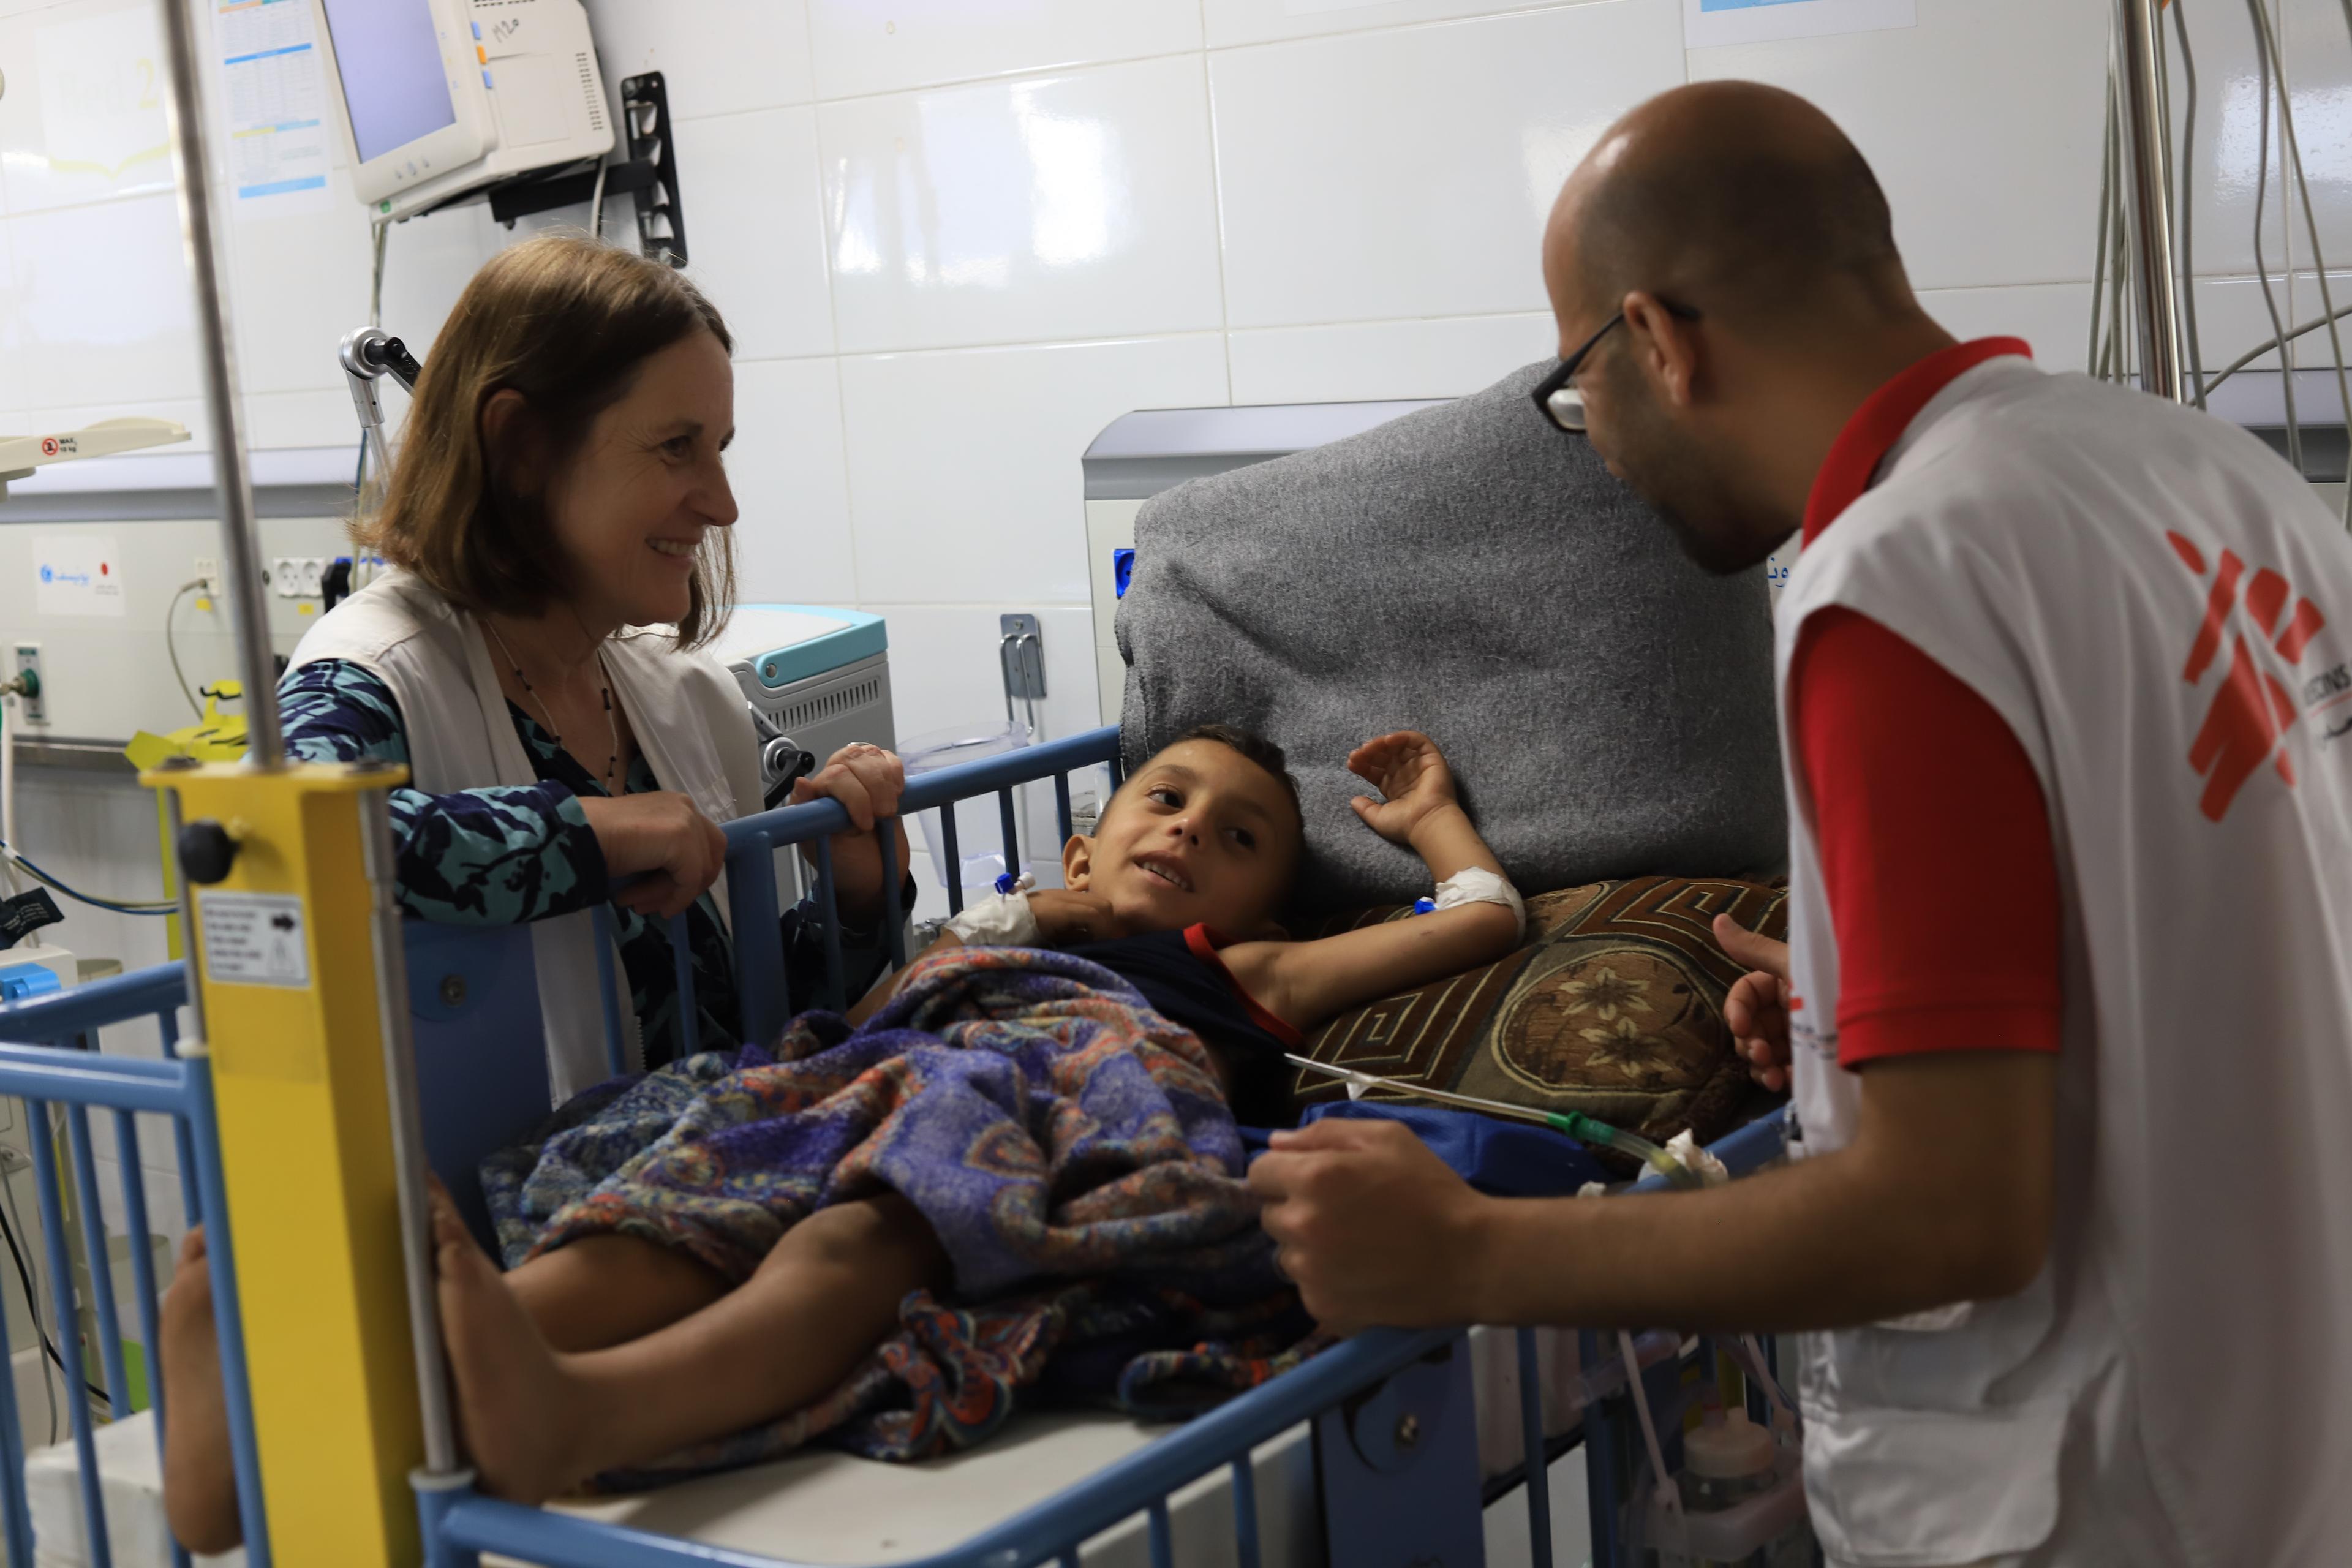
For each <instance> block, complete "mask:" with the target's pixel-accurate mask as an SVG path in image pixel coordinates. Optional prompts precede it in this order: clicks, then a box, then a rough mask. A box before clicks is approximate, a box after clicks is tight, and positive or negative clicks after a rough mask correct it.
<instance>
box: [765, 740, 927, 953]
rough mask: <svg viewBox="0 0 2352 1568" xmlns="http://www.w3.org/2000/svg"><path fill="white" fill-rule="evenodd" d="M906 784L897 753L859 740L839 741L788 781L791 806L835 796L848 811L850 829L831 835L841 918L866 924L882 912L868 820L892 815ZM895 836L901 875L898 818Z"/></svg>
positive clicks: (902, 840) (902, 836)
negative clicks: (818, 762) (818, 764)
mask: <svg viewBox="0 0 2352 1568" xmlns="http://www.w3.org/2000/svg"><path fill="white" fill-rule="evenodd" d="M906 787H907V766H906V764H905V763H902V762H900V761H899V760H898V753H896V752H886V751H884V750H883V749H882V748H881V747H879V746H869V745H866V743H864V742H858V743H857V744H856V745H850V746H844V747H843V748H842V749H841V750H839V751H837V752H834V753H833V755H832V756H830V757H827V758H826V759H825V763H824V767H823V768H821V769H819V770H818V771H817V772H815V773H811V774H809V775H808V776H807V777H806V778H802V779H796V780H794V781H793V802H792V803H793V805H806V804H807V803H808V802H810V801H813V800H837V801H839V802H840V803H841V808H842V809H843V810H844V811H846V812H847V813H849V824H850V830H849V831H848V832H846V833H840V834H835V836H834V838H833V889H834V897H835V899H836V900H839V907H840V910H841V915H842V918H843V919H844V920H845V921H850V922H851V923H853V924H856V925H863V924H866V923H867V922H869V921H872V920H873V919H874V918H875V917H876V916H877V915H878V914H880V913H881V911H882V889H883V883H882V848H881V846H880V845H878V844H877V843H876V842H875V839H874V825H875V823H877V821H880V820H881V819H882V818H884V817H896V816H898V796H899V795H900V794H901V793H903V792H904V791H905V789H906ZM896 837H897V838H898V875H899V876H902V877H903V876H904V875H906V871H907V860H908V853H909V851H908V846H907V825H906V824H905V823H904V822H901V823H899V824H898V828H897V831H896ZM811 858H814V857H813V856H812V857H811Z"/></svg>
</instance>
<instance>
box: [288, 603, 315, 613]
mask: <svg viewBox="0 0 2352 1568" xmlns="http://www.w3.org/2000/svg"><path fill="white" fill-rule="evenodd" d="M294 613H295V614H296V615H298V616H315V615H317V614H318V613H319V606H318V605H313V604H310V603H308V602H305V603H303V604H299V605H295V606H294Z"/></svg>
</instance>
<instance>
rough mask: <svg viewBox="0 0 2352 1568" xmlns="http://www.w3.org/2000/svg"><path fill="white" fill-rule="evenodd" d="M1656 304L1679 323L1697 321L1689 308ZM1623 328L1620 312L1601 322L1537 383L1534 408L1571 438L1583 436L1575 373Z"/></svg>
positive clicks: (1667, 302)
mask: <svg viewBox="0 0 2352 1568" xmlns="http://www.w3.org/2000/svg"><path fill="white" fill-rule="evenodd" d="M1658 303H1659V304H1660V305H1662V306H1664V308H1665V311H1666V314H1667V315H1669V316H1672V317H1673V318H1674V319H1675V320H1676V321H1697V320H1698V319H1699V314H1698V312H1697V311H1696V310H1693V309H1691V308H1690V307H1689V306H1688V305H1677V304H1675V302H1674V301H1673V300H1659V301H1658ZM1624 324H1625V312H1624V311H1622V310H1620V311H1618V312H1617V313H1616V314H1615V315H1613V316H1612V317H1610V318H1609V319H1608V320H1607V321H1603V322H1601V330H1600V331H1597V332H1594V333H1593V334H1592V335H1591V337H1589V338H1587V339H1585V340H1584V342H1582V343H1580V344H1579V345H1578V346H1577V350H1576V352H1575V353H1572V354H1570V355H1569V356H1568V357H1567V358H1566V359H1564V360H1562V361H1560V362H1559V369H1558V370H1556V371H1553V372H1552V373H1551V374H1549V375H1548V376H1546V377H1544V378H1543V379H1542V380H1541V381H1539V382H1538V383H1536V389H1535V392H1534V394H1533V396H1534V397H1535V400H1536V406H1537V407H1538V408H1540V409H1542V410H1543V416H1544V417H1545V418H1547V419H1549V420H1550V421H1551V422H1552V423H1553V424H1554V425H1557V426H1559V427H1560V428H1561V429H1563V430H1565V431H1567V432H1568V433H1569V434H1570V435H1571V436H1581V435H1583V434H1584V398H1583V396H1582V395H1581V394H1580V393H1579V392H1578V391H1577V390H1576V373H1577V372H1578V371H1579V370H1580V369H1582V368H1583V365H1584V361H1585V358H1586V356H1588V355H1589V354H1591V353H1592V351H1593V350H1594V349H1595V348H1597V347H1599V346H1600V343H1601V339H1603V338H1605V337H1607V336H1608V335H1609V334H1610V333H1611V332H1612V331H1615V330H1616V329H1617V328H1619V327H1622V326H1623V325H1624Z"/></svg>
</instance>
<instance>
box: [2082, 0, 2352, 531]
mask: <svg viewBox="0 0 2352 1568" xmlns="http://www.w3.org/2000/svg"><path fill="white" fill-rule="evenodd" d="M2340 3H2341V5H2342V6H2343V10H2344V17H2345V24H2346V32H2347V39H2352V0H2340ZM2168 5H2169V7H2170V9H2171V12H2172V31H2173V37H2174V40H2175V42H2176V43H2177V45H2178V48H2179V65H2180V72H2181V79H2182V87H2183V89H2184V91H2183V100H2182V105H2181V114H2180V137H2179V154H2178V156H2176V157H2173V158H2170V159H2168V161H2167V162H2168V178H2169V179H2170V180H2171V182H2172V184H2173V186H2174V192H2175V205H2176V206H2177V208H2178V210H2179V214H2180V220H2179V229H2180V232H2179V243H2180V267H2179V278H2180V279H2181V280H2182V287H2181V290H2180V294H2181V299H2180V310H2181V327H2182V337H2183V341H2184V347H2185V348H2186V351H2187V355H2188V360H2189V387H2190V391H2191V395H2190V401H2191V402H2193V403H2195V404H2196V405H2198V406H2199V407H2200V408H2201V407H2203V406H2205V404H2206V400H2207V398H2208V397H2209V396H2210V394H2211V393H2212V391H2213V390H2214V388H2216V387H2218V386H2220V385H2221V384H2222V383H2223V382H2226V381H2228V380H2229V379H2230V378H2231V376H2233V375H2235V374H2238V373H2239V372H2240V371H2242V370H2244V369H2245V368H2247V367H2248V366H2249V365H2252V363H2254V362H2255V361H2257V360H2259V359H2261V358H2263V356H2264V355H2266V354H2271V353H2276V354H2277V355H2278V357H2279V369H2278V373H2277V374H2278V376H2279V386H2280V395H2281V398H2282V402H2283V404H2284V417H2285V442H2286V456H2287V460H2288V461H2289V462H2290V463H2293V464H2294V466H2295V468H2296V469H2297V470H2298V471H2303V472H2307V471H2308V470H2307V469H2306V468H2305V448H2304V434H2305V432H2304V427H2303V418H2302V413H2301V410H2300V408H2299V407H2298V405H2297V403H2296V399H2295V373H2294V357H2293V354H2292V353H2291V348H2292V345H2293V344H2294V343H2295V342H2297V341H2298V340H2300V339H2302V338H2305V337H2307V336H2309V335H2311V334H2312V333H2314V332H2318V331H2326V333H2327V336H2328V348H2329V352H2330V357H2331V360H2332V367H2331V368H2332V369H2333V370H2334V372H2335V377H2336V398H2337V406H2338V409H2339V416H2340V417H2341V419H2342V420H2343V422H2344V423H2345V425H2346V426H2347V443H2352V375H2347V367H2346V361H2345V355H2344V342H2343V335H2342V331H2341V330H2340V328H2339V325H2338V323H2339V322H2341V321H2343V320H2344V319H2345V318H2346V317H2347V316H2352V305H2347V306H2346V307H2344V308H2342V309H2339V308H2337V306H2336V300H2335V293H2334V285H2333V281H2332V279H2330V278H2329V276H2328V266H2327V258H2326V251H2325V249H2324V247H2322V245H2321V243H2320V237H2319V217H2318V211H2317V207H2316V205H2315V202H2314V200H2313V196H2312V191H2311V181H2310V178H2309V176H2308V175H2307V174H2305V170H2304V165H2303V151H2302V143H2301V140H2300V138H2299V136H2298V134H2297V132H2296V128H2295V121H2294V91H2293V89H2292V86H2291V84H2290V83H2289V81H2288V79H2287V75H2286V57H2285V55H2284V51H2282V50H2281V49H2280V47H2279V42H2278V31H2277V27H2276V26H2275V24H2274V23H2273V19H2272V17H2271V16H2270V13H2269V11H2268V9H2267V7H2266V5H2265V3H2264V0H2245V5H2246V16H2247V22H2248V26H2249V27H2250V29H2251V31H2252V36H2253V43H2254V59H2255V74H2256V81H2257V87H2258V92H2257V103H2258V105H2259V114H2258V117H2257V121H2256V126H2255V168H2254V228H2253V253H2254V271H2255V275H2256V280H2257V282H2258V283H2259V285H2260V287H2261V289H2262V293H2263V309H2264V310H2265V311H2266V312H2267V313H2268V315H2269V317H2270V323H2271V336H2270V337H2268V338H2267V339H2265V340H2263V342H2259V343H2256V344H2255V345H2253V346H2252V348H2250V349H2248V350H2247V351H2246V352H2245V353H2242V354H2240V355H2238V356H2237V357H2236V358H2235V359H2233V360H2231V362H2230V363H2228V364H2226V365H2224V366H2223V367H2222V368H2221V371H2220V372H2219V373H2217V374H2213V375H2212V376H2210V377H2209V376H2207V374H2205V366H2204V353H2203V344H2202V342H2201V341H2200V331H2199V328H2198V321H2197V300H2196V276H2197V268H2196V251H2195V237H2196V232H2195V221H2194V220H2195V187H2196V179H2195V174H2194V170H2195V166H2196V149H2197V109H2198V82H2197V61H2196V53H2195V50H2194V48H2193V47H2192V46H2191V45H2190V42H2189V20H2188V14H2187V0H2168ZM2158 58H2159V65H2160V70H2161V73H2162V79H2160V80H2159V83H2158V89H2159V94H2158V102H2159V106H2160V109H2161V110H2162V113H2163V119H2164V134H2165V140H2166V143H2167V145H2168V146H2170V145H2171V144H2172V140H2173V139H2172V132H2171V110H2172V93H2171V89H2170V83H2169V77H2170V72H2171V58H2172V51H2171V50H2170V49H2169V48H2168V49H2166V50H2165V51H2163V53H2162V54H2161V55H2160V56H2159V57H2158ZM2118 68H2119V67H2118V63H2117V62H2116V60H2115V58H2113V57H2112V56H2111V57H2110V59H2109V63H2108V75H2107V94H2106V128H2105V147H2104V150H2103V154H2102V161H2101V166H2100V179H2099V214H2098V226H2097V250H2096V255H2095V265H2094V270H2093V274H2092V284H2091V331H2090V345H2089V355H2090V359H2089V363H2090V370H2091V374H2093V375H2095V376H2097V377H2098V378H2100V379H2101V380H2105V381H2116V382H2124V381H2130V380H2132V379H2134V378H2135V377H2136V375H2137V366H2135V365H2134V364H2133V363H2131V353H2130V342H2129V338H2128V334H2127V333H2126V331H2124V325H2125V322H2126V320H2127V316H2128V308H2129V302H2130V289H2131V268H2130V266H2129V264H2128V261H2127V255H2128V252H2127V249H2126V246H2127V243H2128V236H2127V228H2128V225H2129V221H2130V219H2129V215H2128V214H2127V213H2126V210H2125V206H2124V180H2123V171H2122V156H2123V146H2124V140H2123V132H2122V121H2121V118H2120V117H2121V113H2122V103H2121V95H2120V93H2119V91H2118V83H2117V79H2116V73H2117V70H2118ZM2273 113H2275V117H2276V122H2277V128H2278V142H2279V150H2280V153H2281V154H2282V156H2283V159H2284V168H2283V169H2282V170H2281V177H2280V182H2279V183H2280V185H2281V187H2282V189H2281V192H2280V196H2281V200H2282V201H2284V202H2285V203H2286V210H2287V215H2288V221H2289V222H2290V223H2291V222H2292V221H2293V214H2294V208H2295V206H2296V205H2298V198H2300V201H2299V205H2300V206H2301V208H2302V213H2303V226H2304V232H2305V237H2306V238H2307V239H2308V242H2309V245H2310V248H2311V261H2310V266H2311V271H2312V274H2313V277H2314V279H2315V282H2316V284H2317V287H2318V290H2319V300H2320V313H2319V314H2318V315H2317V316H2315V317H2313V318H2312V319H2311V320H2309V321H2303V322H2299V323H2296V324H2295V325H2294V326H2292V327H2290V326H2289V325H2288V317H2287V315H2286V313H2285V312H2284V311H2283V310H2281V308H2280V304H2279V298H2278V290H2277V287H2276V279H2273V276H2272V272H2271V267H2270V258H2269V257H2268V255H2267V254H2266V247H2265V246H2264V244H2263V220H2264V218H2265V217H2266V216H2268V209H2269V199H2270V183H2271V182H2270V160H2271V132H2272V123H2273ZM2292 269H2293V263H2291V262H2290V263H2289V264H2288V268H2287V271H2291V270H2292ZM2287 271H2283V273H2282V276H2286V275H2287ZM2347 469H2352V452H2348V453H2347ZM2346 481H2347V482H2346V487H2345V496H2344V511H2343V516H2344V521H2345V524H2346V526H2347V528H2352V471H2347V475H2346Z"/></svg>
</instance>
